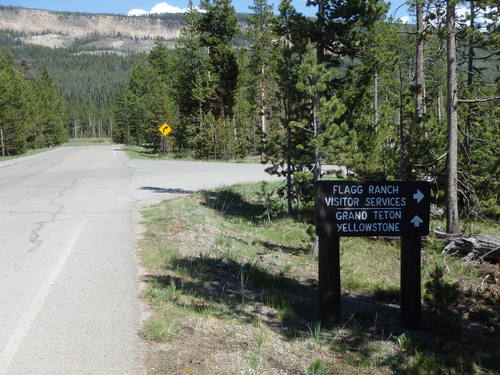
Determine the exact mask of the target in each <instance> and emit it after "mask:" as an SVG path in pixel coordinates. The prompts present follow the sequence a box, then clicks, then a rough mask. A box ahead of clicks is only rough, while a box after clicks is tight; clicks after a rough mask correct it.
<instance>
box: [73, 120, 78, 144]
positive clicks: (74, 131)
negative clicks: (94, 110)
mask: <svg viewBox="0 0 500 375" xmlns="http://www.w3.org/2000/svg"><path fill="white" fill-rule="evenodd" d="M73 138H75V139H78V132H77V125H76V118H75V119H73Z"/></svg>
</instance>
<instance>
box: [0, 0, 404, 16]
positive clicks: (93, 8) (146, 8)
mask: <svg viewBox="0 0 500 375" xmlns="http://www.w3.org/2000/svg"><path fill="white" fill-rule="evenodd" d="M270 2H274V3H275V6H277V4H278V3H279V0H274V1H273V0H270ZM306 2H307V0H293V1H292V3H293V5H294V6H295V8H296V9H297V11H299V12H301V13H303V14H305V15H307V16H314V15H315V13H316V9H315V8H314V7H308V6H306ZM404 2H405V1H404V0H393V1H392V5H391V10H390V12H389V14H390V15H393V14H394V15H395V16H396V17H398V18H399V17H403V16H405V15H406V13H407V11H406V8H407V7H406V5H403V6H401V7H400V8H399V10H398V11H397V12H396V9H397V8H398V7H399V6H400V5H401V4H403V3H404ZM194 3H195V5H196V4H197V3H198V0H194ZM252 3H253V1H252V0H233V5H234V7H235V8H236V11H237V12H242V13H248V12H249V10H248V6H249V5H251V4H252ZM187 4H188V0H167V1H163V0H105V1H103V0H69V1H68V0H0V5H12V6H21V7H25V8H37V9H48V10H59V11H71V12H88V13H115V14H129V12H130V11H133V12H132V14H141V13H143V12H150V11H151V10H154V11H158V10H159V11H160V12H161V11H162V10H163V11H165V10H167V11H170V12H171V11H176V10H182V9H184V8H186V6H187Z"/></svg>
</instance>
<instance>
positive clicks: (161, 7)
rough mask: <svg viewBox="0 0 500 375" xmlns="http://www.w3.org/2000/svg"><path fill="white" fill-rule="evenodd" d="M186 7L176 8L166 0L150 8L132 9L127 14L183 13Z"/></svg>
mask: <svg viewBox="0 0 500 375" xmlns="http://www.w3.org/2000/svg"><path fill="white" fill-rule="evenodd" d="M187 11H188V9H187V8H178V7H176V6H173V5H170V4H168V3H167V2H162V3H158V4H156V5H155V6H154V7H152V8H151V10H144V9H132V10H131V11H130V12H128V15H129V16H147V15H149V14H160V13H185V12H187Z"/></svg>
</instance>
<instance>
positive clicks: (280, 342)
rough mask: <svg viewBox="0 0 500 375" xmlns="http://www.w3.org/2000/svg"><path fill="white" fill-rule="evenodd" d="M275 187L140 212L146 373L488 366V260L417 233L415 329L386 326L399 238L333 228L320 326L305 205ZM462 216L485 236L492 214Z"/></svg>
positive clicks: (431, 370)
mask: <svg viewBox="0 0 500 375" xmlns="http://www.w3.org/2000/svg"><path fill="white" fill-rule="evenodd" d="M281 185H283V184H281V183H272V184H269V183H261V184H252V185H235V186H231V187H227V188H223V189H219V190H215V191H202V192H198V193H195V194H192V195H186V196H185V197H182V198H179V199H175V200H169V201H165V202H162V203H160V204H158V205H155V206H153V207H151V208H148V209H146V210H145V211H144V212H143V215H144V224H145V232H144V235H143V239H142V241H141V244H140V246H141V248H142V251H141V259H142V263H143V266H144V267H145V269H146V270H147V271H146V274H145V276H144V282H145V285H146V286H145V290H144V292H143V297H144V298H145V299H146V300H147V301H148V303H149V304H150V306H151V309H152V312H153V315H152V317H151V318H150V319H149V320H148V321H146V322H145V324H144V327H143V329H142V331H141V335H142V337H143V338H144V339H145V340H146V341H147V342H149V343H150V344H151V345H150V350H149V353H148V357H147V365H148V368H149V372H150V373H151V374H207V375H209V374H306V375H309V374H361V373H363V374H367V373H369V374H392V373H408V374H437V373H445V374H472V373H486V374H487V373H491V374H493V373H496V371H497V370H498V368H499V367H500V351H499V350H500V344H499V342H498V335H499V334H500V324H499V322H500V285H499V282H500V268H499V267H498V265H491V264H489V263H485V262H474V261H469V262H467V261H464V259H462V257H460V256H450V255H446V254H442V252H441V250H442V247H443V243H442V241H440V240H438V239H436V238H434V237H433V236H432V235H431V236H430V237H428V238H427V239H426V241H425V246H424V250H423V253H422V285H423V288H424V291H423V298H424V316H423V326H424V328H423V330H422V331H419V332H410V331H405V330H403V329H402V328H401V327H400V324H399V310H398V303H399V241H398V240H396V239H394V240H387V239H376V238H343V239H342V241H341V267H342V268H341V273H342V292H343V297H342V304H343V305H342V310H343V319H342V322H341V324H339V325H338V326H337V327H335V328H334V329H333V330H331V331H327V330H322V329H321V328H320V326H319V324H318V321H317V319H318V317H317V259H316V258H314V257H313V256H312V255H311V243H312V233H313V231H312V229H313V228H312V226H311V224H310V222H309V218H310V212H308V210H307V209H305V210H304V211H303V212H302V213H301V215H300V217H301V219H300V220H299V219H298V216H297V217H296V218H294V219H292V218H289V217H287V215H285V212H286V201H285V200H284V199H282V198H279V197H278V195H277V194H276V191H277V190H279V189H280V188H282V186H281ZM442 224H443V223H442V221H441V219H439V218H434V220H433V222H432V227H433V228H436V227H439V226H441V225H442ZM464 224H465V223H464ZM468 224H470V225H469V228H471V226H472V227H476V228H481V230H482V231H483V230H485V231H489V232H490V233H492V234H496V235H498V227H496V226H495V225H494V223H491V222H475V223H468Z"/></svg>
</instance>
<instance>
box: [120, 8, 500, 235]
mask: <svg viewBox="0 0 500 375" xmlns="http://www.w3.org/2000/svg"><path fill="white" fill-rule="evenodd" d="M310 3H311V4H312V5H318V4H319V5H318V17H317V18H316V19H309V18H306V17H304V16H303V15H301V14H299V13H297V12H296V11H295V9H294V8H293V6H292V5H291V2H290V1H289V0H283V1H281V3H280V7H279V14H277V15H274V14H273V13H272V8H271V5H270V4H269V3H268V2H267V1H266V0H254V2H253V7H252V11H253V14H252V15H251V16H250V18H249V19H248V28H247V30H245V32H246V35H247V37H248V39H249V43H248V46H246V47H244V48H235V47H234V45H233V44H232V43H231V41H232V40H233V39H234V38H235V36H236V35H237V33H238V23H237V21H236V18H235V13H234V8H233V7H232V6H231V2H230V1H228V0H210V1H203V2H202V3H201V8H202V10H203V11H202V12H198V11H197V10H196V9H194V8H191V11H190V12H189V13H188V14H187V15H186V17H185V19H184V25H183V29H182V31H181V36H180V38H179V39H177V42H176V48H175V49H174V50H168V49H167V47H166V45H165V43H164V42H163V41H161V40H157V42H156V46H155V48H154V49H153V50H152V51H151V52H150V54H149V57H148V59H147V60H145V61H143V62H141V63H139V64H138V65H136V66H134V68H133V69H132V72H131V74H130V76H129V78H128V81H127V83H126V84H125V85H124V86H123V87H122V90H121V93H120V96H119V98H118V100H117V107H116V110H115V121H116V124H117V126H116V127H115V128H114V138H115V140H116V141H119V142H126V143H132V144H138V145H148V146H151V147H160V145H161V142H160V138H159V134H158V132H157V130H156V128H157V126H158V125H160V124H162V123H163V122H164V121H168V122H169V123H170V124H171V125H172V127H173V128H174V132H173V133H172V135H171V136H169V138H168V142H169V144H168V147H169V148H171V149H172V148H173V149H174V150H175V152H177V153H181V154H189V155H191V156H194V157H197V158H215V159H217V158H227V159H228V158H234V157H241V156H245V155H249V154H253V155H255V154H259V155H261V157H262V159H263V161H267V162H269V163H271V167H270V168H269V172H270V173H274V174H278V175H281V176H283V177H286V179H287V181H288V183H287V188H286V192H285V193H286V196H287V197H288V211H289V212H290V213H291V212H293V211H295V210H298V209H300V208H301V207H302V208H303V207H304V205H305V206H306V207H307V206H308V205H310V204H311V202H312V195H311V194H312V181H316V180H319V179H320V178H322V177H324V176H323V172H322V168H321V165H322V164H324V163H333V164H340V165H345V166H346V167H347V168H348V169H349V171H351V173H352V176H351V177H353V178H364V179H382V180H384V179H395V178H400V179H410V180H413V179H424V180H428V181H431V182H432V183H433V186H434V195H435V197H436V198H437V201H438V202H443V199H444V196H445V194H446V205H447V214H448V215H449V217H448V218H449V220H448V222H449V227H448V228H447V229H448V230H449V231H450V232H452V233H453V232H456V231H457V226H456V223H458V219H457V218H458V216H457V215H458V206H457V202H459V203H460V206H461V207H463V210H462V211H461V212H462V214H464V215H493V216H497V215H498V213H499V211H498V210H499V190H500V189H499V182H498V181H499V180H498V177H499V163H498V149H500V148H499V146H500V143H499V142H500V133H499V116H498V95H499V88H500V86H499V84H500V81H499V65H498V48H499V39H498V35H499V33H498V26H499V23H498V14H497V8H491V7H490V6H491V4H490V2H489V1H479V2H478V1H475V2H473V3H460V4H453V5H452V4H451V3H450V4H448V6H447V4H445V3H437V2H433V1H417V2H416V3H415V5H416V6H415V8H414V11H415V13H416V18H417V21H418V22H417V24H416V25H403V24H400V23H397V22H394V21H393V20H391V19H389V18H386V16H385V14H386V11H387V5H386V4H385V3H384V2H382V1H378V0H372V1H367V2H362V3H361V4H360V3H357V2H356V3H351V2H335V1H326V2H319V1H311V2H310ZM459 6H465V7H468V8H469V9H470V7H471V6H472V12H471V16H469V17H467V18H462V19H457V20H455V11H456V9H457V8H458V7H459ZM479 16H480V18H481V20H480V19H479Z"/></svg>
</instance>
